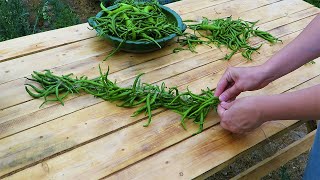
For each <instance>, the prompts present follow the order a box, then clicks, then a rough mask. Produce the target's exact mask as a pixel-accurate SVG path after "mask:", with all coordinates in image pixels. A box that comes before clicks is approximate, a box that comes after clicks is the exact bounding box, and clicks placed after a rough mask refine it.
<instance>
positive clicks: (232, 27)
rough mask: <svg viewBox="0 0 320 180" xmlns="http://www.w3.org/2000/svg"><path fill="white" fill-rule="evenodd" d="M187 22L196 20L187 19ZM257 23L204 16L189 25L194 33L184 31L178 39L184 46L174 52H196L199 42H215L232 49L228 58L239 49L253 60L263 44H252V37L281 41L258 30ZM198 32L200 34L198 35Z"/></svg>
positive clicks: (218, 45) (217, 44)
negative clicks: (197, 21) (199, 20)
mask: <svg viewBox="0 0 320 180" xmlns="http://www.w3.org/2000/svg"><path fill="white" fill-rule="evenodd" d="M185 22H196V21H193V20H186V21H185ZM257 23H258V21H256V22H249V21H244V20H241V19H237V20H233V19H232V18H231V17H227V18H220V19H214V20H209V19H208V18H205V17H204V18H203V19H202V20H201V22H200V23H196V24H190V25H188V28H190V29H192V30H194V33H193V34H192V33H183V35H181V36H180V37H179V39H178V43H179V44H180V45H181V46H182V47H179V48H176V49H174V52H179V51H182V50H190V51H191V52H196V51H195V48H196V46H197V45H199V44H206V45H210V44H215V45H216V46H217V47H218V48H220V47H221V45H224V46H226V47H227V48H228V49H230V50H231V52H230V53H229V54H227V55H226V56H225V59H226V60H229V59H231V57H232V56H233V55H234V54H235V53H237V52H239V51H240V52H241V54H242V56H243V57H244V58H246V59H248V60H252V58H251V55H252V54H253V53H254V52H256V51H258V50H259V49H260V47H261V46H262V44H260V45H259V46H257V47H253V46H251V45H250V43H249V39H250V38H251V37H260V38H262V39H264V40H267V41H268V42H270V43H271V44H274V43H276V42H278V41H281V40H279V39H278V38H276V37H274V36H273V35H271V34H270V33H268V32H265V31H261V30H258V28H257V27H255V25H256V24H257ZM197 34H198V35H199V36H197ZM203 38H204V39H203Z"/></svg>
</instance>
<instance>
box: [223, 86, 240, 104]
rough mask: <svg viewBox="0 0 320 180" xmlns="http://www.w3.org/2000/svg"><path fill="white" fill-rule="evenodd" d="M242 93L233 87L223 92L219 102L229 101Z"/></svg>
mask: <svg viewBox="0 0 320 180" xmlns="http://www.w3.org/2000/svg"><path fill="white" fill-rule="evenodd" d="M241 92H242V91H241V90H239V89H238V88H237V87H236V86H235V85H233V86H232V87H230V88H229V89H227V90H225V91H224V92H223V93H222V94H221V95H220V96H219V99H220V101H225V102H227V101H229V100H232V99H235V98H236V97H237V96H238V95H239V94H240V93H241Z"/></svg>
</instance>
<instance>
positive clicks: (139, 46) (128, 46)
mask: <svg viewBox="0 0 320 180" xmlns="http://www.w3.org/2000/svg"><path fill="white" fill-rule="evenodd" d="M159 6H160V8H161V9H162V10H163V12H164V14H165V15H166V16H167V17H168V19H169V21H171V22H172V23H175V24H176V25H177V26H178V28H179V29H180V30H181V32H184V31H185V30H186V28H187V26H186V25H185V24H184V23H183V22H182V19H181V17H180V16H179V15H178V14H177V13H176V12H175V11H173V10H172V9H170V8H168V7H166V6H162V5H159ZM116 8H118V6H117V5H114V6H110V7H108V8H107V9H109V10H114V9H116ZM103 14H104V11H100V12H99V13H98V14H97V15H96V17H97V18H100V17H101V16H103ZM88 23H89V25H90V26H91V27H93V26H96V25H97V24H96V22H95V21H93V19H91V18H89V19H88ZM96 31H97V32H98V33H99V31H100V30H99V29H96ZM176 36H177V34H170V35H169V36H167V37H164V38H161V39H157V40H156V42H157V43H158V44H159V45H160V46H161V47H165V45H166V44H167V43H168V42H170V41H171V40H172V39H173V38H175V37H176ZM103 37H104V38H105V39H106V40H107V41H108V42H109V43H110V44H112V45H113V46H114V47H118V46H119V44H120V43H121V42H122V41H123V40H122V39H120V38H118V37H115V36H110V35H107V34H106V35H104V36H103ZM159 49H160V47H159V46H157V45H156V43H154V42H143V41H131V40H127V41H125V42H123V43H122V45H121V47H120V49H119V50H122V51H126V52H132V53H146V52H152V51H156V50H159Z"/></svg>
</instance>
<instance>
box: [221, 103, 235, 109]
mask: <svg viewBox="0 0 320 180" xmlns="http://www.w3.org/2000/svg"><path fill="white" fill-rule="evenodd" d="M233 104H234V101H232V102H224V101H223V102H221V103H220V106H221V107H222V108H223V109H225V110H228V109H230V107H231V106H232V105H233Z"/></svg>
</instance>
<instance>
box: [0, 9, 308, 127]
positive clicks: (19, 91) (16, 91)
mask: <svg viewBox="0 0 320 180" xmlns="http://www.w3.org/2000/svg"><path fill="white" fill-rule="evenodd" d="M312 13H314V12H312ZM304 14H305V13H304ZM300 15H301V14H300V13H297V16H296V17H300ZM310 19H311V18H310ZM288 20H295V18H290V19H288ZM270 23H271V22H270ZM270 23H267V24H270ZM268 26H269V28H271V27H272V26H270V25H268ZM275 26H276V25H275V24H274V26H273V27H275ZM297 26H299V27H300V26H301V24H300V23H298V24H297ZM297 26H294V23H293V27H292V26H289V27H288V28H287V29H292V30H294V28H297ZM285 30H286V29H285ZM283 33H284V32H283V31H278V32H277V35H279V36H281V34H283ZM215 52H217V53H219V56H218V57H219V58H221V57H223V56H224V54H223V53H221V52H220V51H216V50H215ZM215 52H212V53H211V54H207V55H206V56H204V57H205V58H206V57H209V56H216V55H217V54H216V53H215ZM238 57H239V56H238ZM238 57H237V58H238ZM179 58H181V56H174V59H179ZM167 59H172V58H167ZM193 60H194V59H190V62H191V63H192V61H193ZM154 61H157V62H154ZM154 61H153V62H152V63H151V62H150V65H151V68H153V69H154V68H158V67H159V64H160V63H162V62H165V61H166V59H165V58H163V59H162V58H160V59H157V60H154ZM173 61H174V60H173ZM152 64H153V67H152ZM169 65H170V61H169ZM175 65H177V64H175ZM180 66H181V65H180ZM85 67H86V66H85ZM191 67H193V66H191ZM225 67H226V66H225V65H223V67H220V70H223V68H225ZM92 68H94V67H92ZM92 68H88V67H87V69H92ZM139 68H140V69H144V70H145V71H148V69H147V68H146V67H143V66H141V67H140V66H139V65H138V66H137V67H133V68H131V71H132V72H136V71H137V69H139ZM221 68H222V69H221ZM82 69H83V70H82V71H85V70H84V69H85V68H82ZM167 69H169V68H168V67H167ZM74 70H75V69H74V68H73V66H72V67H70V68H69V71H67V70H65V69H63V70H60V71H58V72H60V73H62V72H65V73H67V72H73V71H74ZM162 70H163V69H160V71H159V70H158V72H159V74H160V75H161V74H162V73H161V71H162ZM66 71H67V72H66ZM82 71H77V73H78V72H79V73H81V72H82ZM168 71H171V70H170V69H169V70H168ZM85 72H87V71H85ZM91 72H92V74H94V75H97V70H96V69H94V70H91V71H90V73H87V74H91ZM206 72H208V71H206ZM85 74H86V73H85ZM121 74H122V76H121ZM128 74H130V71H126V70H125V71H123V72H122V71H121V72H117V73H115V74H114V75H115V76H114V77H116V78H117V79H118V78H120V79H125V78H124V77H125V76H127V75H128ZM168 74H169V73H168ZM111 76H113V75H111ZM123 76H124V77H123ZM129 77H130V76H129ZM131 77H134V74H133V73H131ZM159 77H161V76H159ZM177 77H183V76H181V75H179V76H177ZM196 77H200V76H196ZM174 78H176V77H174ZM131 80H132V78H131ZM131 80H130V81H131ZM181 80H182V79H181V78H180V80H179V81H176V82H179V83H180V82H184V81H181ZM130 81H127V83H129V82H130ZM150 82H151V81H150ZM169 82H170V81H169ZM23 84H24V82H22V81H21V82H19V83H12V84H11V85H10V86H9V87H6V86H0V89H1V90H2V92H3V93H2V94H1V95H2V96H1V95H0V99H1V100H2V102H6V103H5V104H10V102H12V101H14V102H15V100H16V98H20V100H21V101H22V102H23V101H28V100H29V99H30V97H29V96H28V95H27V94H26V93H25V91H24V88H23ZM169 85H170V84H169ZM171 85H177V84H174V83H173V84H171ZM1 87H3V88H1ZM14 87H21V88H14ZM8 96H9V97H12V98H10V99H9V98H7V97H8ZM21 97H24V98H28V99H24V98H22V99H21ZM38 104H40V100H34V101H30V102H27V103H24V104H21V105H19V106H15V107H12V108H10V109H5V110H3V111H0V117H1V118H0V122H1V121H2V120H3V119H5V120H6V121H9V120H10V119H11V118H16V117H18V116H23V115H25V114H29V113H32V112H34V111H38V108H37V107H38ZM88 105H89V104H88ZM20 109H23V111H21V110H20ZM15 112H19V113H15ZM1 119H2V120H1Z"/></svg>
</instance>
